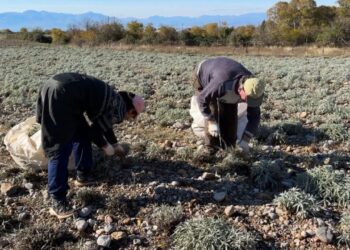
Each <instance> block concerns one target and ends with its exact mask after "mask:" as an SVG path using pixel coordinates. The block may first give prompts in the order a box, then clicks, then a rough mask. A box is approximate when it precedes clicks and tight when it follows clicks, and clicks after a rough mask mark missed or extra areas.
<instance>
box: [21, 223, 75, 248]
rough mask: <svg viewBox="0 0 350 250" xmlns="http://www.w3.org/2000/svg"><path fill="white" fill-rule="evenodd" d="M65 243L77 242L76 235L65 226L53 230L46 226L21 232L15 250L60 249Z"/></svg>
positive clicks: (29, 228)
mask: <svg viewBox="0 0 350 250" xmlns="http://www.w3.org/2000/svg"><path fill="white" fill-rule="evenodd" d="M65 242H76V238H75V237H74V235H73V234H72V233H71V232H69V231H68V230H67V229H66V227H65V226H59V227H58V228H53V227H52V226H48V225H45V224H42V225H34V226H32V227H27V228H25V229H23V230H21V231H20V232H19V233H18V235H17V237H16V240H15V249H18V250H27V249H42V250H49V249H58V247H62V245H63V244H64V243H65Z"/></svg>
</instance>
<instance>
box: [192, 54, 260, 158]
mask: <svg viewBox="0 0 350 250" xmlns="http://www.w3.org/2000/svg"><path fill="white" fill-rule="evenodd" d="M195 74H196V81H195V90H196V94H197V101H198V105H199V109H200V111H201V113H202V114H203V115H204V117H205V124H206V125H205V129H206V133H205V134H206V135H205V144H206V146H209V147H216V146H221V147H222V148H226V147H230V146H235V144H236V139H237V120H238V119H237V106H238V105H237V104H238V103H239V102H247V104H248V108H247V118H248V124H247V127H246V129H245V132H244V134H243V136H242V139H241V140H240V142H239V145H240V147H241V148H242V149H243V150H244V151H245V152H247V151H249V145H248V143H249V140H250V139H251V138H252V137H253V136H254V135H255V134H256V133H257V130H258V126H259V123H260V105H261V103H262V99H263V93H264V88H265V84H264V83H263V82H262V81H261V80H259V79H257V78H255V77H254V76H253V75H252V73H251V72H250V71H249V70H247V69H246V68H245V67H244V66H243V65H242V64H240V63H238V62H236V61H234V60H232V59H229V58H225V57H218V58H214V59H208V60H204V61H202V62H201V63H200V64H199V65H198V66H197V68H196V72H195Z"/></svg>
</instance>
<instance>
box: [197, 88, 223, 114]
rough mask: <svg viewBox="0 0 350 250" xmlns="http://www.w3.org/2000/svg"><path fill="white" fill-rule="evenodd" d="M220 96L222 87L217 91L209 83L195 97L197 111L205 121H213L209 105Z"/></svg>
mask: <svg viewBox="0 0 350 250" xmlns="http://www.w3.org/2000/svg"><path fill="white" fill-rule="evenodd" d="M222 95H223V94H222V87H221V88H219V89H218V88H217V85H216V84H210V83H209V85H208V86H207V87H206V88H204V89H203V90H202V91H201V92H200V93H199V95H198V97H197V101H198V106H199V110H200V111H201V113H202V114H203V116H204V117H205V118H206V119H207V120H209V121H215V117H214V114H213V113H212V112H211V110H210V103H211V102H212V101H215V102H216V101H217V98H220V97H221V96H222Z"/></svg>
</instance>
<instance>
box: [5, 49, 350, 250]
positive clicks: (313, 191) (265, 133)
mask: <svg viewBox="0 0 350 250" xmlns="http://www.w3.org/2000/svg"><path fill="white" fill-rule="evenodd" d="M207 57H208V56H207V55H204V54H175V53H159V52H158V53H157V52H135V51H118V50H116V49H108V48H105V49H103V48H100V49H98V48H73V47H55V46H33V45H31V46H3V47H0V65H1V67H0V105H1V109H0V141H1V142H0V183H1V194H0V197H1V199H0V248H1V249H98V248H102V246H109V249H210V247H213V248H212V249H347V244H350V210H348V207H349V204H350V175H349V173H350V172H349V170H350V155H349V148H350V133H349V132H350V131H349V128H350V106H349V102H350V71H349V69H350V59H349V57H257V56H237V57H234V59H236V60H238V61H240V62H242V63H243V65H245V66H246V67H247V68H248V69H250V70H251V71H252V72H253V73H254V74H256V75H257V76H258V77H260V78H262V79H264V80H265V81H266V82H267V89H266V97H265V102H264V104H263V105H262V124H261V128H260V133H259V136H258V137H257V138H256V139H255V140H254V141H253V145H254V149H253V150H252V153H251V154H250V155H249V156H244V155H242V153H240V152H239V151H237V150H230V151H219V152H218V153H217V154H216V155H214V156H207V155H205V154H203V150H202V146H201V144H202V142H201V141H198V139H197V138H196V137H195V136H194V135H193V134H192V131H191V128H190V125H191V117H190V115H189V102H190V97H191V96H192V93H193V91H192V86H191V85H192V71H193V69H194V67H195V65H196V64H197V63H198V62H200V61H201V60H203V59H205V58H207ZM60 72H80V73H86V74H89V75H92V76H95V77H97V78H100V79H102V80H104V81H106V82H109V83H110V84H112V85H115V86H116V87H117V88H118V89H120V90H128V91H134V92H137V93H140V94H141V95H143V96H144V97H145V99H146V103H147V111H146V112H145V113H144V114H142V115H141V116H140V118H139V119H138V120H137V121H135V122H125V123H123V124H121V125H119V126H118V127H115V130H116V135H117V137H119V140H120V141H122V142H125V143H130V144H131V153H130V155H129V156H128V157H127V159H126V160H125V161H123V162H121V161H119V160H118V159H115V158H106V157H104V156H103V155H102V153H101V151H100V150H98V149H94V158H95V163H94V168H95V173H96V178H97V180H98V184H97V185H95V186H93V187H89V188H77V187H74V185H73V173H72V177H70V179H69V183H70V191H69V197H70V198H71V200H72V201H73V202H74V205H75V207H76V208H77V211H76V213H75V216H74V218H70V219H67V220H63V221H58V220H57V219H56V218H53V217H50V216H49V214H48V199H47V192H46V185H47V172H46V171H45V170H41V171H34V170H32V169H21V168H19V167H17V166H16V165H15V163H14V161H13V160H12V159H11V157H10V155H9V154H8V152H7V151H6V148H5V146H4V144H3V138H4V136H5V135H6V132H7V131H8V130H9V129H10V128H11V127H12V126H14V125H15V124H17V123H19V122H21V121H23V120H24V119H26V118H27V117H30V116H33V115H34V114H35V100H36V95H37V90H38V88H39V86H40V85H41V84H43V83H44V81H45V80H46V79H48V78H49V77H50V76H52V75H54V74H57V73H60ZM225 247H226V248H225ZM107 249H108V248H107Z"/></svg>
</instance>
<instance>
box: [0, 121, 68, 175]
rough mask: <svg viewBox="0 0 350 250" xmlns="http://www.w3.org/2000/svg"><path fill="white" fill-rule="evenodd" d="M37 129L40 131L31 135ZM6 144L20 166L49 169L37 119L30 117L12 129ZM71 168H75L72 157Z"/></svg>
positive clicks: (7, 136)
mask: <svg viewBox="0 0 350 250" xmlns="http://www.w3.org/2000/svg"><path fill="white" fill-rule="evenodd" d="M35 128H37V129H38V128H39V130H38V131H36V132H35V133H34V134H33V135H30V134H31V132H32V131H33V130H35ZM4 144H5V146H6V149H7V150H8V152H9V153H10V155H11V157H12V158H13V160H14V161H15V162H16V163H17V165H18V166H20V167H22V168H36V169H42V168H47V163H48V159H47V158H46V157H45V155H44V150H43V148H42V144H41V130H40V125H39V124H37V123H36V120H35V117H30V118H28V119H27V120H25V121H24V122H21V123H19V124H17V125H16V126H14V127H13V128H11V129H10V131H9V132H8V133H7V134H6V136H5V138H4ZM69 168H71V169H72V168H74V162H73V159H72V157H70V161H69Z"/></svg>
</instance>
